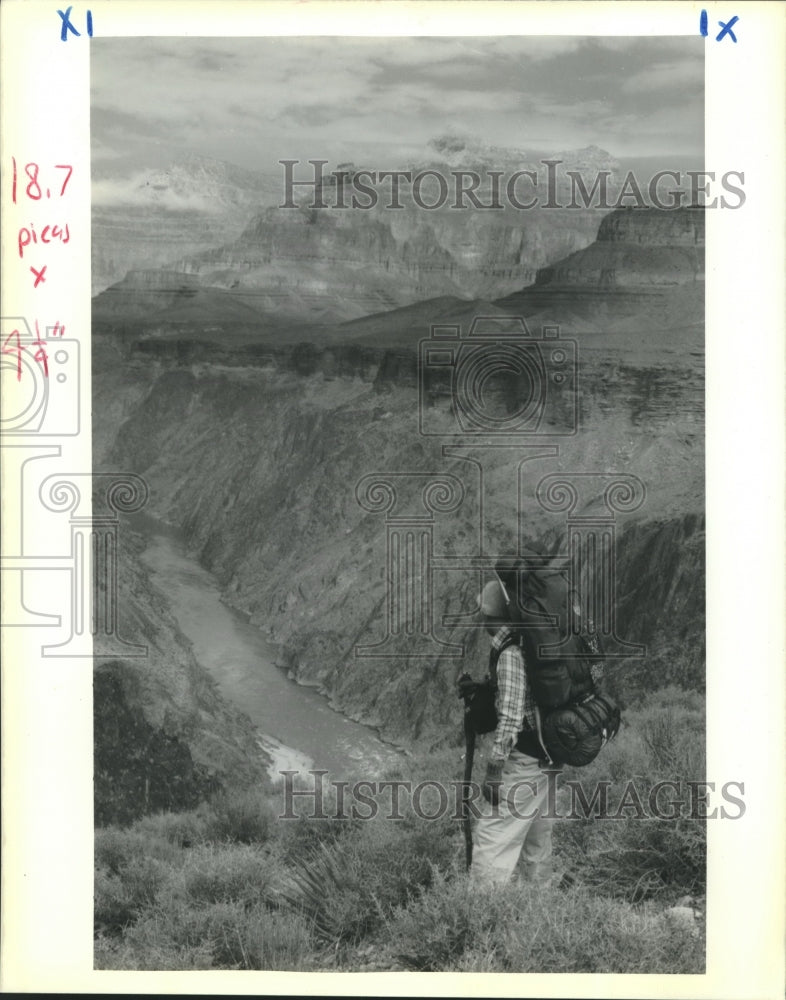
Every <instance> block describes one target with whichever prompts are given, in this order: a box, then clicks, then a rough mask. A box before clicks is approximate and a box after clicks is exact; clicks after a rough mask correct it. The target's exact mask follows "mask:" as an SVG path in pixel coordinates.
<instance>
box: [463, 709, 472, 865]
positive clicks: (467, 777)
mask: <svg viewBox="0 0 786 1000" xmlns="http://www.w3.org/2000/svg"><path fill="white" fill-rule="evenodd" d="M464 740H465V743H466V748H467V749H466V754H465V756H464V784H463V785H462V788H461V825H462V826H463V827H464V848H465V852H466V860H467V871H469V869H470V867H471V865H472V825H471V823H470V818H469V793H470V782H471V781H472V763H473V759H474V757H475V730H474V729H473V728H472V722H471V719H470V715H469V699H467V700H466V701H465V703H464Z"/></svg>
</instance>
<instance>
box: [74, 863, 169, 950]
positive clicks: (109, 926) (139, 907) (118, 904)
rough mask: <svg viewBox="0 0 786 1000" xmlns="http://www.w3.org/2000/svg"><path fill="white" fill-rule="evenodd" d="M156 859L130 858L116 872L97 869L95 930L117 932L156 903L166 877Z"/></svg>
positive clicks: (165, 872) (166, 873) (166, 868)
mask: <svg viewBox="0 0 786 1000" xmlns="http://www.w3.org/2000/svg"><path fill="white" fill-rule="evenodd" d="M168 871H169V869H168V867H167V866H166V865H164V864H163V863H162V862H160V861H157V860H156V859H155V858H143V857H132V858H130V859H129V860H128V861H127V862H126V863H125V864H124V865H123V866H122V867H121V868H120V869H119V871H117V872H113V871H110V870H108V869H107V868H98V869H97V871H96V875H95V882H94V897H93V898H94V922H95V926H96V929H97V930H98V931H100V932H101V931H102V932H105V933H108V934H116V933H118V932H119V931H121V930H122V929H123V928H124V927H125V926H127V925H128V924H130V923H131V922H133V921H134V920H136V919H138V917H139V916H140V915H141V914H142V913H143V912H144V911H145V910H146V909H147V908H148V907H149V906H150V905H151V904H152V903H154V902H155V900H156V898H157V896H158V893H159V892H160V891H161V888H162V886H163V885H164V884H165V882H166V880H167V877H168Z"/></svg>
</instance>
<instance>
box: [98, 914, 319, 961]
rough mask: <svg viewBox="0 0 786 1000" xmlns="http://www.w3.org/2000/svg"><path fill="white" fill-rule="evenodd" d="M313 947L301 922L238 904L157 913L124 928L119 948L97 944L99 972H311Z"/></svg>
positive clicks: (305, 927) (305, 926) (312, 940)
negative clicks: (134, 970) (252, 970)
mask: <svg viewBox="0 0 786 1000" xmlns="http://www.w3.org/2000/svg"><path fill="white" fill-rule="evenodd" d="M314 953H315V943H314V939H313V935H312V934H311V932H310V929H309V927H308V925H307V923H306V922H305V921H304V920H303V919H302V918H300V917H299V916H297V915H296V914H291V913H286V914H280V913H275V912H271V911H269V910H267V909H266V908H265V907H264V906H261V905H257V906H253V907H251V908H247V907H245V906H244V905H243V904H242V903H240V902H237V901H235V902H221V903H211V904H208V905H206V906H201V907H199V908H198V909H194V908H190V907H187V906H183V907H182V909H181V911H180V912H173V911H172V910H171V909H170V910H168V911H161V910H160V909H157V910H156V911H155V912H152V913H151V914H149V915H148V916H147V917H146V918H145V919H144V920H140V921H138V922H137V923H136V924H135V925H133V926H132V927H129V929H128V931H127V932H126V934H125V936H124V939H123V941H122V943H121V944H109V943H107V942H106V941H105V940H102V939H99V942H98V943H97V947H96V959H95V961H96V967H97V968H103V969H140V970H143V969H147V970H157V971H158V970H160V971H167V970H173V969H187V968H192V969H193V968H199V969H275V970H279V971H285V970H303V969H309V968H312V967H313V957H312V956H313V955H314Z"/></svg>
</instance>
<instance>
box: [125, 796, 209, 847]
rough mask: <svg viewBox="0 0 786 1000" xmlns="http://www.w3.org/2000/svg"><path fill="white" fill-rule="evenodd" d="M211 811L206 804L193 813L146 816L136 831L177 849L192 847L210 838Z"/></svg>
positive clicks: (138, 823) (135, 825)
mask: <svg viewBox="0 0 786 1000" xmlns="http://www.w3.org/2000/svg"><path fill="white" fill-rule="evenodd" d="M210 815H211V814H210V811H209V809H208V807H207V806H205V805H204V804H203V805H202V806H200V807H199V808H198V809H194V810H192V811H191V812H181V813H173V812H162V813H153V814H151V815H148V816H144V817H143V818H142V819H140V820H138V821H137V822H136V823H135V824H134V830H135V831H138V832H139V833H144V834H146V835H148V836H150V837H153V838H155V839H157V840H159V841H161V840H165V841H167V842H168V843H170V844H174V845H175V846H176V847H191V846H193V845H194V844H201V843H204V841H205V840H207V839H208V837H209V827H210Z"/></svg>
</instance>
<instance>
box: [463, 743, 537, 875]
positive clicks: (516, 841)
mask: <svg viewBox="0 0 786 1000" xmlns="http://www.w3.org/2000/svg"><path fill="white" fill-rule="evenodd" d="M551 780H552V781H555V780H556V776H555V775H553V774H552V776H551ZM548 781H549V778H548V776H547V775H546V774H544V772H543V771H542V770H541V769H540V767H539V765H538V762H537V761H536V760H535V759H534V757H528V756H527V755H526V754H523V753H519V751H518V750H513V751H512V752H511V755H510V757H508V759H507V761H506V762H505V766H504V767H503V769H502V783H501V785H500V789H499V793H500V794H499V805H498V806H492V805H490V804H489V803H488V802H486V800H485V799H482V800H480V802H479V804H478V809H479V811H480V812H481V815H480V816H479V817H477V818H476V819H475V822H474V826H473V831H472V843H473V847H472V868H471V872H472V877H473V878H476V879H479V880H482V881H484V882H506V881H508V879H510V878H511V877H512V876H513V872H514V870H515V868H516V864H517V862H518V860H519V857H521V859H522V861H523V870H522V874H524V875H525V877H526V878H528V879H529V880H531V881H534V882H541V883H542V882H547V881H548V880H549V878H550V876H551V832H552V827H553V826H554V818H553V816H552V817H551V818H549V816H548V815H544V814H548V812H549V808H548V800H547V792H548ZM551 811H552V813H553V811H554V810H553V807H552V810H551Z"/></svg>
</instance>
